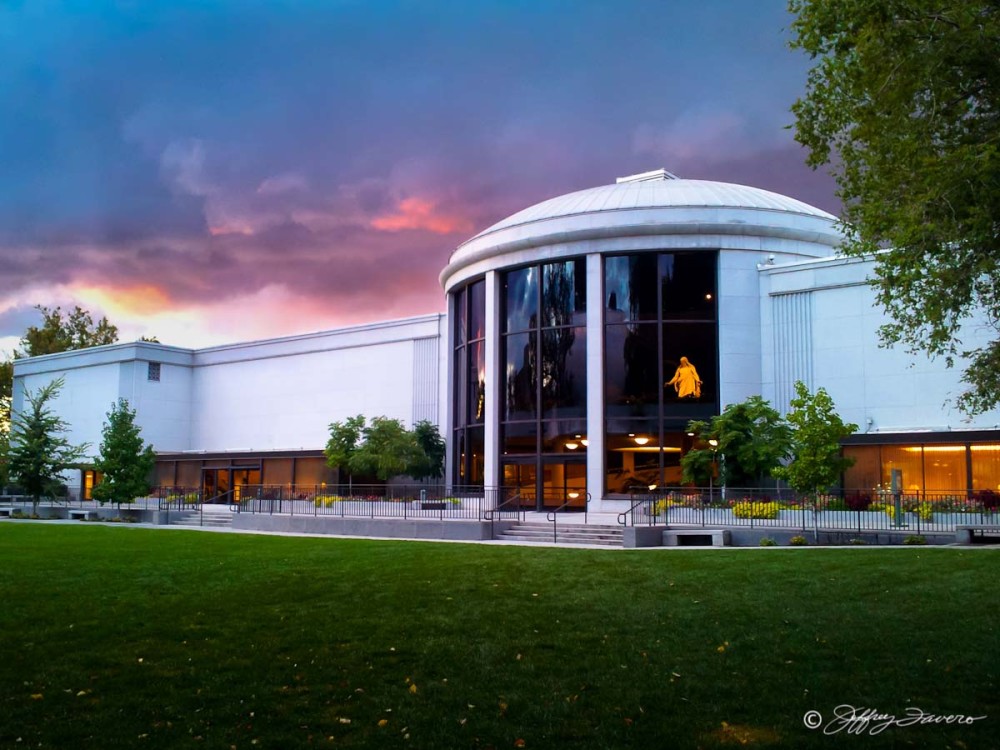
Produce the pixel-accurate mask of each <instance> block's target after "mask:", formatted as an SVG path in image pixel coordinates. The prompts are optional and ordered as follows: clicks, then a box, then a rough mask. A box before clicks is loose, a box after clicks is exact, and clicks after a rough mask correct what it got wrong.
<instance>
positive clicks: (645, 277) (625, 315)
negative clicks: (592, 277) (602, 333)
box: [604, 254, 657, 323]
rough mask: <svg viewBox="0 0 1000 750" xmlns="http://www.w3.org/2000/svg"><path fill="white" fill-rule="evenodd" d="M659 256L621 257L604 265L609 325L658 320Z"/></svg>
mask: <svg viewBox="0 0 1000 750" xmlns="http://www.w3.org/2000/svg"><path fill="white" fill-rule="evenodd" d="M656 257H657V256H656V255H655V254H645V255H620V256H614V257H610V258H606V259H605V261H604V299H605V308H606V309H605V318H606V321H607V322H608V323H618V322H624V321H629V320H656V318H657V312H656V307H657V306H656V279H657V269H656Z"/></svg>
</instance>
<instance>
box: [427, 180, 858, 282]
mask: <svg viewBox="0 0 1000 750" xmlns="http://www.w3.org/2000/svg"><path fill="white" fill-rule="evenodd" d="M836 222H837V217H835V216H833V215H831V214H829V213H827V212H826V211H822V210H820V209H818V208H816V207H815V206H810V205H809V204H808V203H803V202H802V201H799V200H796V199H795V198H789V197H788V196H786V195H780V194H779V193H772V192H770V191H768V190H761V189H760V188H754V187H749V186H746V185H734V184H731V183H727V182H712V181H708V180H683V179H678V178H676V177H674V176H673V175H672V174H670V173H669V172H666V171H665V170H656V171H655V172H646V173H644V174H641V175H635V176H634V177H624V178H620V179H619V180H618V182H617V184H614V185H602V186H600V187H594V188H589V189H587V190H579V191H577V192H575V193H569V194H567V195H560V196H559V197H557V198H551V199H549V200H546V201H542V202H541V203H537V204H535V205H533V206H530V207H528V208H526V209H524V210H523V211H518V212H517V213H516V214H513V215H512V216H508V217H507V218H506V219H504V220H502V221H499V222H497V223H496V224H494V225H493V226H491V227H489V228H488V229H486V230H484V231H482V232H480V233H479V234H477V235H475V236H474V237H472V238H471V239H469V240H467V241H465V242H463V243H462V244H461V245H459V247H458V248H457V249H456V250H455V252H454V253H453V254H452V256H451V260H450V262H449V263H448V266H447V267H446V268H445V269H444V271H443V272H442V273H441V281H442V283H443V284H444V285H445V287H446V288H447V287H450V286H451V285H452V284H453V283H454V282H455V281H456V280H458V278H459V277H462V276H465V274H464V273H459V272H461V271H463V270H464V269H469V270H472V269H470V268H469V267H470V266H472V265H473V264H476V263H478V262H479V261H484V260H487V259H494V260H500V259H499V257H498V256H502V255H506V254H508V253H514V252H515V251H520V250H525V249H528V248H541V247H543V246H566V245H567V244H568V243H572V244H575V245H579V243H581V242H593V241H608V240H614V239H615V238H624V237H637V236H645V237H649V236H662V235H670V236H673V237H675V238H677V237H678V236H684V235H687V236H693V237H698V238H700V240H701V241H700V242H699V245H702V244H704V241H705V240H707V236H710V235H722V236H728V237H730V238H732V237H735V236H741V237H753V238H774V239H790V240H796V241H799V242H801V243H807V244H809V245H813V244H814V245H816V249H815V250H812V251H809V252H807V253H804V254H805V255H809V256H813V257H820V256H823V255H829V254H830V248H831V247H834V246H836V245H837V244H839V242H840V240H841V239H842V235H841V233H840V231H839V230H838V229H837V227H836ZM511 260H513V258H511ZM496 265H497V266H498V267H499V266H503V265H506V263H505V262H503V261H502V260H501V261H500V262H498V263H496ZM456 274H457V275H456Z"/></svg>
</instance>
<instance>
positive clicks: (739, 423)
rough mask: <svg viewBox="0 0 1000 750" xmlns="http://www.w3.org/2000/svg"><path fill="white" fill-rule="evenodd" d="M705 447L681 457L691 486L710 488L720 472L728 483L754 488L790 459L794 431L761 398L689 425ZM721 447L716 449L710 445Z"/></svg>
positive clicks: (682, 469)
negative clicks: (716, 474)
mask: <svg viewBox="0 0 1000 750" xmlns="http://www.w3.org/2000/svg"><path fill="white" fill-rule="evenodd" d="M687 429H688V432H689V433H694V434H695V435H696V436H697V437H698V439H699V441H700V442H701V444H702V445H703V446H708V447H702V448H696V449H694V450H691V451H688V452H687V453H686V454H685V455H684V458H682V459H681V472H682V478H683V480H684V481H685V482H694V483H696V484H707V483H708V477H709V475H710V474H714V473H715V471H716V469H718V473H719V481H720V482H721V483H722V484H726V485H730V486H734V487H749V486H752V485H759V484H761V483H762V482H763V481H764V480H765V479H766V478H767V477H769V476H771V473H772V471H773V470H774V468H775V467H777V466H779V465H780V464H781V461H782V460H783V459H785V458H786V457H787V456H788V453H789V450H790V438H791V430H790V428H789V426H788V424H787V423H786V422H785V420H783V419H782V418H781V415H780V414H779V413H778V412H777V410H775V409H774V408H773V407H772V406H771V404H770V403H769V402H768V401H766V400H764V399H763V398H761V397H760V396H751V397H750V398H748V399H747V400H746V401H742V402H740V403H737V404H730V405H729V406H727V407H726V408H725V409H724V410H723V412H722V414H718V415H716V416H714V417H712V419H711V420H709V421H708V422H704V421H701V420H697V421H693V422H690V423H689V424H688V428H687ZM713 440H714V441H715V442H716V445H710V443H709V441H713Z"/></svg>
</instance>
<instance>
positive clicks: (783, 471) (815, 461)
mask: <svg viewBox="0 0 1000 750" xmlns="http://www.w3.org/2000/svg"><path fill="white" fill-rule="evenodd" d="M790 405H791V407H792V410H791V411H790V412H788V415H787V416H786V419H787V420H788V423H789V424H790V425H791V426H792V433H791V453H792V460H791V461H790V462H789V463H788V464H787V465H785V466H779V467H777V468H776V469H775V470H774V472H773V474H774V476H775V477H777V478H778V479H784V480H785V481H786V482H788V484H789V486H790V487H791V488H792V489H794V490H797V491H798V492H822V491H824V490H826V489H827V488H829V487H830V486H831V485H834V484H836V483H837V482H838V481H840V475H841V474H842V473H843V472H844V471H845V470H846V469H848V468H850V467H851V466H852V465H853V464H854V459H853V458H846V457H844V456H843V455H841V450H840V441H841V439H843V438H845V437H847V436H848V435H850V434H851V433H853V432H856V431H857V429H858V426H857V425H856V424H850V423H845V422H844V421H843V420H842V419H841V418H840V415H838V414H837V413H836V411H835V410H834V405H833V399H832V398H830V394H828V393H827V392H826V390H825V389H823V388H820V389H818V390H817V391H816V393H810V392H809V389H808V388H806V386H805V384H804V383H802V381H796V383H795V398H793V399H792V400H791V402H790Z"/></svg>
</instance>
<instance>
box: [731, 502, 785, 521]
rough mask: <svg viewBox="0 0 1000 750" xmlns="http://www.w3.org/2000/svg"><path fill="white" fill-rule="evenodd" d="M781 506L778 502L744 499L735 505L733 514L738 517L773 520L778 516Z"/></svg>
mask: <svg viewBox="0 0 1000 750" xmlns="http://www.w3.org/2000/svg"><path fill="white" fill-rule="evenodd" d="M780 511H781V506H780V505H778V504H777V503H776V502H773V501H772V502H766V503H760V502H754V501H753V500H744V501H742V502H739V503H735V504H734V505H733V515H734V516H736V517H737V518H764V519H767V520H771V521H773V520H774V519H775V518H777V517H778V513H779V512H780Z"/></svg>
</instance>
